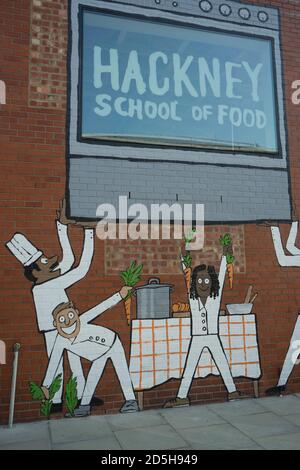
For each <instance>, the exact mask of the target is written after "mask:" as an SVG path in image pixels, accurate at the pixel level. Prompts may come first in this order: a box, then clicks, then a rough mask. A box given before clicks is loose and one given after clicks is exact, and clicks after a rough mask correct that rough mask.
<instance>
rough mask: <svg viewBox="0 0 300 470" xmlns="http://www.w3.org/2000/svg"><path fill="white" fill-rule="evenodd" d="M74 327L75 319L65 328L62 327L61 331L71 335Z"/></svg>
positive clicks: (75, 325)
mask: <svg viewBox="0 0 300 470" xmlns="http://www.w3.org/2000/svg"><path fill="white" fill-rule="evenodd" d="M76 327H77V321H76V322H75V323H74V324H73V325H72V326H68V327H67V328H62V331H63V332H64V333H65V334H66V335H71V334H72V333H74V331H75V330H76Z"/></svg>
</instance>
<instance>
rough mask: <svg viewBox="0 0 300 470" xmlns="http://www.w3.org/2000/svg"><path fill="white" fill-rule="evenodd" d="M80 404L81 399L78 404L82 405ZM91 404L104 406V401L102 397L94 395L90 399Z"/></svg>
mask: <svg viewBox="0 0 300 470" xmlns="http://www.w3.org/2000/svg"><path fill="white" fill-rule="evenodd" d="M80 404H81V400H78V405H80ZM90 405H91V406H92V407H94V406H103V405H104V401H103V400H102V398H98V397H93V398H92V399H91V401H90Z"/></svg>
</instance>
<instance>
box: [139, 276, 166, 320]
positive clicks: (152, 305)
mask: <svg viewBox="0 0 300 470" xmlns="http://www.w3.org/2000/svg"><path fill="white" fill-rule="evenodd" d="M172 287H173V286H172V285H171V284H161V283H160V279H159V278H156V277H155V278H151V279H149V281H148V284H146V285H144V286H140V287H137V288H136V289H135V295H136V308H137V318H138V319H140V320H143V319H154V318H156V319H158V318H169V317H170V303H171V302H170V297H171V291H172Z"/></svg>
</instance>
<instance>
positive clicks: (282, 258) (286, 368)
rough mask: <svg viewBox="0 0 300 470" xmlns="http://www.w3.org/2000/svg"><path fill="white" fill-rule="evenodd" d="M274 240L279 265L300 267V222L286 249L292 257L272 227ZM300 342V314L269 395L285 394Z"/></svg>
mask: <svg viewBox="0 0 300 470" xmlns="http://www.w3.org/2000/svg"><path fill="white" fill-rule="evenodd" d="M271 233H272V239H273V243H274V248H275V253H276V256H277V260H278V263H279V264H280V266H283V267H300V249H299V248H297V247H296V238H297V233H298V222H297V221H294V222H293V223H292V226H291V229H290V233H289V236H288V240H287V243H286V249H287V251H288V252H289V253H290V255H286V254H285V252H284V249H283V245H282V240H281V235H280V230H279V227H276V226H272V227H271ZM299 341H300V312H299V313H298V318H297V320H296V325H295V328H294V331H293V334H292V337H291V341H290V345H289V349H288V352H287V354H286V357H285V360H284V363H283V367H282V370H281V374H280V377H279V380H278V383H277V385H276V386H275V387H272V388H269V389H268V390H267V391H266V393H267V394H268V395H280V394H281V393H282V392H284V390H285V387H286V384H287V382H288V379H289V377H290V375H291V373H292V371H293V368H294V365H295V362H296V359H297V356H298V355H299V354H297V347H298V351H299Z"/></svg>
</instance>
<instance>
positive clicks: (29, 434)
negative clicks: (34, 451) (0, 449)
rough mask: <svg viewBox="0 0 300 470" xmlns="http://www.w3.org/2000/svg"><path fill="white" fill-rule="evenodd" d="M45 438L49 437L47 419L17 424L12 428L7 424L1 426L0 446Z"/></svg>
mask: <svg viewBox="0 0 300 470" xmlns="http://www.w3.org/2000/svg"><path fill="white" fill-rule="evenodd" d="M43 439H49V427H48V422H47V421H41V422H40V421H39V422H36V423H20V424H15V425H14V426H13V428H12V429H9V428H8V427H7V426H0V446H3V445H4V444H13V443H17V442H29V441H38V440H43Z"/></svg>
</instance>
